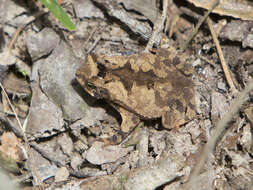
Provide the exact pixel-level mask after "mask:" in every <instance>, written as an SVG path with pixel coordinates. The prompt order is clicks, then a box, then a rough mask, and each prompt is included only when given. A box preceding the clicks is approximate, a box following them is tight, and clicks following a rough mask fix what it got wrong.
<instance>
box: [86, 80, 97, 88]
mask: <svg viewBox="0 0 253 190" xmlns="http://www.w3.org/2000/svg"><path fill="white" fill-rule="evenodd" d="M86 86H87V88H90V89H96V86H95V85H94V84H93V83H91V82H88V81H86Z"/></svg>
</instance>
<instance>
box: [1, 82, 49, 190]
mask: <svg viewBox="0 0 253 190" xmlns="http://www.w3.org/2000/svg"><path fill="white" fill-rule="evenodd" d="M0 87H1V89H2V92H3V93H4V96H5V97H6V99H7V101H8V103H9V105H10V107H11V109H12V112H13V113H14V115H15V118H16V120H17V122H18V126H19V128H20V131H21V133H22V136H23V139H24V141H25V148H26V151H27V155H28V161H29V162H30V164H29V165H30V169H31V172H32V175H33V177H34V180H35V181H36V182H37V183H38V185H39V188H40V189H42V190H43V189H44V186H43V183H42V182H41V180H40V177H39V175H38V171H37V169H36V168H35V167H33V164H32V163H33V162H32V161H33V158H32V155H31V147H30V145H29V142H28V139H27V137H26V134H25V132H24V129H23V127H22V125H21V122H20V120H19V118H18V115H17V113H16V111H15V109H14V107H13V105H12V103H11V101H10V99H9V97H8V95H7V93H6V91H5V89H4V87H3V85H2V83H1V82H0Z"/></svg>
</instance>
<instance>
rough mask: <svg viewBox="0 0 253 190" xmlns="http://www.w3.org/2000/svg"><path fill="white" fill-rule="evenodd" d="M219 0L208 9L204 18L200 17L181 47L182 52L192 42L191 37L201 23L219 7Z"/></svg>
mask: <svg viewBox="0 0 253 190" xmlns="http://www.w3.org/2000/svg"><path fill="white" fill-rule="evenodd" d="M219 2H220V1H219V0H215V1H214V3H213V5H212V7H211V9H209V10H208V11H206V12H205V14H204V16H203V17H201V18H200V19H199V21H198V23H197V25H196V27H195V28H194V29H193V31H192V33H191V36H190V37H189V38H188V40H187V41H186V42H185V44H184V45H183V46H182V48H181V50H182V51H184V50H185V49H186V48H187V47H188V45H189V43H190V42H191V41H192V39H193V37H194V36H195V35H196V34H197V32H198V31H199V28H200V26H201V25H202V24H203V22H204V21H205V20H206V18H207V17H208V15H209V14H210V13H211V12H212V11H213V10H214V9H215V8H216V7H217V6H218V5H219Z"/></svg>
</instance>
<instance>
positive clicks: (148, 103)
mask: <svg viewBox="0 0 253 190" xmlns="http://www.w3.org/2000/svg"><path fill="white" fill-rule="evenodd" d="M192 73H193V69H192V67H190V66H189V65H188V64H186V63H185V59H184V57H183V56H178V55H177V52H176V50H175V49H174V48H172V47H171V48H169V49H160V50H158V51H157V52H156V54H151V53H140V54H133V55H130V56H107V55H88V57H87V61H86V63H85V64H84V65H83V66H82V67H81V68H80V69H78V70H77V73H76V78H77V80H78V82H79V83H80V84H81V85H82V87H83V88H84V89H85V90H86V91H87V92H88V93H89V94H90V95H92V96H94V97H96V98H104V99H107V100H109V102H110V103H111V104H112V105H113V106H114V107H115V108H116V109H117V110H118V111H119V112H120V114H121V116H122V124H121V129H122V131H124V132H128V131H129V130H130V129H131V128H133V127H135V126H136V125H137V124H138V122H139V120H140V119H145V120H147V119H155V118H161V117H162V124H163V126H164V127H165V128H173V127H177V126H180V125H182V124H185V123H186V122H187V121H189V120H191V119H193V117H194V116H195V111H194V110H195V109H194V105H195V96H194V89H193V87H194V84H193V81H192V79H191V74H192Z"/></svg>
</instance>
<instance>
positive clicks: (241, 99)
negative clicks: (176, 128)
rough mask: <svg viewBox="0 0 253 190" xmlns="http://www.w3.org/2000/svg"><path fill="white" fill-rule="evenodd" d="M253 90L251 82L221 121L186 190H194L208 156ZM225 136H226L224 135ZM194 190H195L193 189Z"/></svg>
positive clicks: (204, 150)
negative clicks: (191, 189) (195, 182)
mask: <svg viewBox="0 0 253 190" xmlns="http://www.w3.org/2000/svg"><path fill="white" fill-rule="evenodd" d="M251 90H253V80H251V81H250V82H249V84H248V86H247V87H246V88H245V89H244V90H243V91H242V92H241V93H240V94H239V96H238V97H237V98H236V99H235V100H234V101H233V103H232V104H231V106H230V108H229V109H228V110H230V111H229V112H227V113H226V114H225V115H224V116H223V118H222V119H221V120H219V122H218V124H217V127H216V128H215V130H214V131H213V133H212V135H211V138H210V139H209V140H208V142H207V144H206V145H205V147H204V149H203V152H202V154H201V157H200V160H199V161H198V164H197V165H196V166H195V168H194V170H193V172H192V174H191V176H190V178H189V181H188V182H187V183H186V185H185V187H184V189H185V190H188V189H190V187H191V188H192V187H193V185H194V181H195V179H196V178H197V176H198V174H199V172H200V170H201V168H202V167H203V165H204V164H205V162H206V160H207V157H208V155H210V153H211V152H213V150H214V148H215V145H216V144H217V141H218V139H219V137H220V135H221V134H222V133H223V131H224V130H225V127H226V126H227V124H228V122H229V121H231V120H232V118H233V116H234V115H235V114H236V113H237V112H238V111H239V109H240V108H241V106H242V104H243V103H244V101H245V98H246V96H247V95H248V94H249V92H250V91H251ZM224 135H225V134H224ZM193 189H194V188H193Z"/></svg>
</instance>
